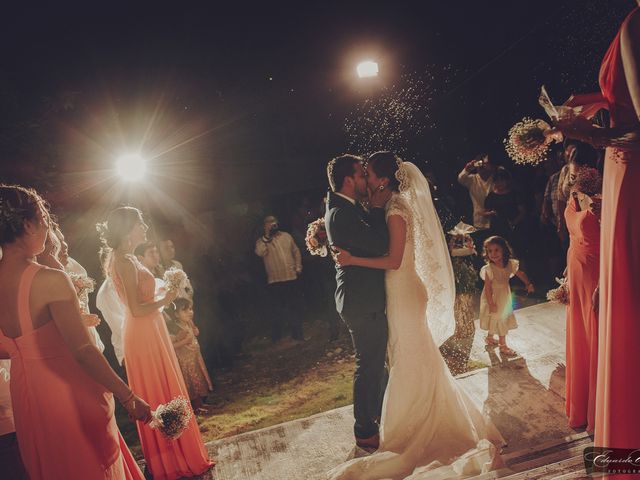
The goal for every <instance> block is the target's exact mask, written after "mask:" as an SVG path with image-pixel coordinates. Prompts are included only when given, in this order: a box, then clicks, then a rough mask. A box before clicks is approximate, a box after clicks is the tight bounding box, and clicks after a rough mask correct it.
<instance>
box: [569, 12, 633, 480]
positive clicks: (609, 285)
mask: <svg viewBox="0 0 640 480" xmlns="http://www.w3.org/2000/svg"><path fill="white" fill-rule="evenodd" d="M639 3H640V2H639ZM639 65H640V9H638V8H636V9H635V10H633V11H632V12H631V13H630V14H629V16H628V17H627V18H626V19H625V21H624V22H623V24H622V26H621V27H620V30H619V32H618V34H617V35H616V37H615V38H614V40H613V42H612V43H611V46H610V47H609V50H608V51H607V53H606V55H605V57H604V60H603V62H602V67H601V69H600V88H601V90H602V94H603V96H604V98H605V99H606V100H607V102H608V104H609V113H610V117H611V127H610V128H597V127H595V126H594V125H592V124H591V123H590V122H589V121H588V120H586V119H584V118H582V117H577V118H570V119H561V121H560V122H559V123H558V125H557V126H558V128H559V129H560V130H561V131H562V132H563V133H564V134H565V135H566V136H568V137H571V138H577V139H579V140H582V141H586V142H588V143H591V144H592V145H594V146H596V147H598V148H602V147H606V156H605V166H604V175H603V189H602V213H601V215H602V220H601V232H602V234H601V239H600V287H599V313H600V315H599V333H598V337H599V338H598V342H599V343H598V377H597V387H596V415H595V416H596V418H595V441H594V444H595V446H597V447H606V448H629V449H637V448H638V446H640V417H638V415H637V404H638V401H637V399H638V398H640V383H638V382H636V381H634V380H633V378H632V377H633V373H632V372H633V371H634V368H635V365H637V364H638V360H639V359H640V346H639V345H638V343H639V342H640V322H639V321H638V312H640V295H638V292H639V291H640V256H638V245H639V244H640V217H639V216H638V215H637V208H638V204H640V188H638V186H639V185H640V67H639ZM620 477H621V478H625V479H627V478H636V477H635V476H630V475H621V476H620ZM637 477H638V478H640V475H638V476H637Z"/></svg>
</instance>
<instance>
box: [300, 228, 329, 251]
mask: <svg viewBox="0 0 640 480" xmlns="http://www.w3.org/2000/svg"><path fill="white" fill-rule="evenodd" d="M305 243H306V244H307V250H308V251H309V253H310V254H311V255H319V256H321V257H326V256H327V255H328V254H329V242H328V239H327V229H326V227H325V225H324V218H319V219H317V220H316V221H314V222H311V223H310V224H309V226H308V227H307V236H306V237H305Z"/></svg>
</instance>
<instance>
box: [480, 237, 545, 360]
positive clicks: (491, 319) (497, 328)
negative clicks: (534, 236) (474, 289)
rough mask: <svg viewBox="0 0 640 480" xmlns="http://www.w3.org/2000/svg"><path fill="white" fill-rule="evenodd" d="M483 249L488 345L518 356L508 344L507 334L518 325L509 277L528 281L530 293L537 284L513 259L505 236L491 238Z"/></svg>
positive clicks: (482, 324)
mask: <svg viewBox="0 0 640 480" xmlns="http://www.w3.org/2000/svg"><path fill="white" fill-rule="evenodd" d="M483 251H484V259H485V262H486V265H485V266H484V267H482V269H481V270H480V278H481V279H482V280H483V281H484V288H483V289H482V295H481V296H480V328H481V329H483V330H487V337H486V339H485V343H486V344H487V345H490V346H491V345H497V346H499V347H500V353H501V354H502V355H505V356H515V355H517V354H516V352H514V351H513V350H512V349H511V348H509V346H508V345H507V333H508V332H509V330H513V329H514V328H517V327H518V324H517V322H516V317H515V315H514V314H513V304H512V301H511V287H510V286H509V279H511V277H513V276H514V275H515V276H517V277H518V278H519V279H520V280H522V282H523V283H524V284H525V287H526V289H527V293H533V292H534V287H533V284H532V283H531V282H530V281H529V278H528V277H527V274H526V273H524V272H523V271H522V270H520V262H518V260H516V259H515V258H512V257H513V253H512V250H511V246H510V245H509V244H508V243H507V241H506V240H505V239H504V238H502V237H498V236H492V237H489V238H487V239H486V240H485V241H484V248H483ZM496 335H498V340H497V341H496V339H495V336H496Z"/></svg>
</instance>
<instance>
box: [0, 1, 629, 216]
mask: <svg viewBox="0 0 640 480" xmlns="http://www.w3.org/2000/svg"><path fill="white" fill-rule="evenodd" d="M57 3H58V2H56V3H54V2H51V4H50V5H49V6H47V7H41V8H30V9H27V8H24V9H21V10H19V11H8V10H7V11H5V12H3V15H2V28H1V29H0V32H1V33H0V37H1V42H0V43H1V45H2V55H1V62H2V64H1V71H2V75H1V76H0V159H1V162H2V165H1V166H0V178H2V179H3V180H5V181H16V182H21V183H25V184H30V185H33V186H36V187H38V188H40V189H42V190H44V191H46V192H47V194H48V196H49V198H50V199H51V201H52V203H53V204H54V205H56V206H58V208H61V209H65V210H75V211H78V213H83V212H85V211H86V209H87V208H89V207H88V205H94V204H95V203H100V204H115V203H118V202H122V201H126V200H133V201H136V199H137V197H136V194H138V195H139V194H140V192H141V191H142V190H144V191H145V192H146V193H149V192H150V190H148V187H134V188H133V189H132V190H134V193H132V192H131V191H129V192H128V193H127V191H126V190H125V189H124V188H123V187H121V186H120V187H119V186H118V185H119V181H118V179H117V178H115V177H113V173H112V164H113V161H114V159H115V158H117V156H118V155H120V154H122V153H126V152H129V151H135V150H140V151H141V152H143V154H144V155H145V156H147V157H149V158H151V159H152V160H151V162H150V169H151V172H152V174H153V175H152V177H151V178H150V183H152V184H153V187H154V188H155V189H156V190H159V191H161V192H162V198H164V199H165V200H166V199H167V198H169V199H172V200H173V201H174V202H177V204H179V206H180V207H181V208H182V207H183V208H185V209H187V210H189V211H206V210H210V209H221V208H224V205H232V204H234V203H237V202H240V201H246V200H256V199H258V200H259V199H261V198H266V197H268V196H270V195H274V194H288V193H293V192H298V191H303V190H305V189H309V188H316V189H317V188H324V187H325V186H326V180H325V178H324V173H323V172H324V166H325V164H326V162H327V160H328V159H329V158H331V157H332V156H335V155H336V154H339V153H342V152H344V151H346V150H348V149H351V150H353V149H354V148H362V149H366V148H367V147H372V148H373V147H384V148H389V149H395V150H398V151H400V152H401V153H402V154H403V155H404V156H405V157H406V158H408V159H411V160H413V161H416V162H417V163H419V164H420V165H421V166H422V167H423V169H427V170H433V171H435V173H436V175H437V178H438V182H439V183H441V184H442V186H443V187H446V185H447V184H451V183H453V182H454V181H455V174H456V173H457V171H458V170H459V168H461V166H462V165H463V164H464V163H465V162H466V161H467V160H468V159H469V158H471V157H472V156H473V155H475V154H476V153H478V152H480V151H487V150H488V151H491V152H495V154H494V155H495V156H496V157H501V158H500V160H501V161H504V162H507V159H506V155H505V154H504V150H503V149H502V147H501V142H502V139H503V138H504V136H505V135H506V132H507V131H508V129H509V127H510V126H511V125H513V124H514V123H515V122H517V121H518V120H520V119H521V118H522V117H523V116H525V115H531V116H535V117H540V118H543V112H542V111H541V110H540V109H539V108H538V107H537V104H536V99H537V94H538V90H539V87H540V85H542V84H546V85H547V87H548V89H549V91H550V93H551V95H552V96H553V97H554V100H556V101H558V102H561V101H563V100H564V99H565V98H566V97H567V96H568V95H569V94H571V93H573V92H589V91H595V90H596V89H597V71H598V67H599V64H600V60H601V58H602V56H603V54H604V52H605V50H606V48H607V46H608V45H609V43H610V41H611V39H612V38H613V36H614V35H615V32H616V30H617V28H618V26H619V24H620V22H621V21H622V19H623V18H624V16H625V15H626V14H627V13H628V12H629V11H631V9H632V8H633V7H634V6H635V2H633V1H632V0H607V1H596V0H581V1H548V0H540V1H517V2H514V1H502V0H500V1H493V0H492V1H488V2H478V1H477V2H471V1H462V2H444V1H443V2H435V1H424V2H420V3H403V2H384V3H379V4H376V5H372V4H370V3H365V2H362V3H355V2H335V3H331V2H313V4H311V3H310V2H296V3H291V4H285V3H282V2H262V6H254V5H250V4H248V3H247V4H245V5H238V6H234V7H230V6H219V5H216V4H215V3H217V2H208V4H204V3H203V4H196V3H192V2H183V3H182V4H181V3H179V2H173V3H172V4H171V5H168V6H162V5H158V4H148V5H145V6H143V5H139V4H137V2H135V3H136V4H135V5H134V4H133V3H134V2H129V3H130V4H129V5H127V4H119V3H117V2H100V3H99V4H97V2H87V3H88V4H85V5H82V6H81V5H75V6H59V5H58V4H57ZM94 3H96V4H97V5H94ZM225 3H229V2H225ZM89 4H90V5H89ZM365 58H373V59H375V60H377V61H379V62H380V68H381V77H380V78H378V79H376V80H374V81H363V80H358V79H357V78H356V76H355V65H356V64H357V62H358V61H360V60H362V59H365ZM381 105H385V106H387V107H388V106H390V105H392V106H393V109H392V110H393V111H383V110H384V109H383V108H381ZM390 119H391V123H392V126H391V127H389V121H390ZM376 122H387V128H392V129H395V130H394V131H393V132H392V134H389V135H386V134H385V135H384V137H385V138H378V139H377V140H376V142H374V144H372V143H371V142H370V141H369V140H370V139H369V138H365V137H368V136H369V134H370V132H371V131H374V132H375V131H376V130H379V128H378V126H377V124H376ZM372 129H373V130H372ZM354 153H358V152H354ZM136 189H137V190H136ZM147 197H154V201H156V204H155V205H153V204H152V205H149V208H152V209H153V208H163V207H162V204H161V202H162V199H160V198H158V199H156V197H159V196H157V195H153V193H152V194H151V195H149V196H147ZM138 199H139V198H138ZM147 200H148V198H147ZM152 203H153V202H152ZM175 211H176V212H179V209H178V208H176V209H175Z"/></svg>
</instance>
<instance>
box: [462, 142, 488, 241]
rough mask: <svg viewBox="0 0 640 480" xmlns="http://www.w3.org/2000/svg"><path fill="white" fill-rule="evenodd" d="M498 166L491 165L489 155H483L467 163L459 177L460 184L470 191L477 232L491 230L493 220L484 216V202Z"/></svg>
mask: <svg viewBox="0 0 640 480" xmlns="http://www.w3.org/2000/svg"><path fill="white" fill-rule="evenodd" d="M495 171H496V166H495V165H494V164H492V163H491V161H490V159H489V155H487V154H481V155H478V156H477V157H476V158H474V159H473V160H471V161H470V162H469V163H467V164H466V165H465V167H464V169H463V170H462V171H461V172H460V174H459V175H458V183H460V185H463V186H464V187H466V188H467V190H469V197H471V203H472V204H473V226H474V227H476V229H477V230H486V229H488V228H489V226H490V223H491V218H490V217H487V216H484V215H482V212H483V211H484V201H485V199H486V198H487V195H489V192H491V189H492V188H493V174H494V173H495Z"/></svg>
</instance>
